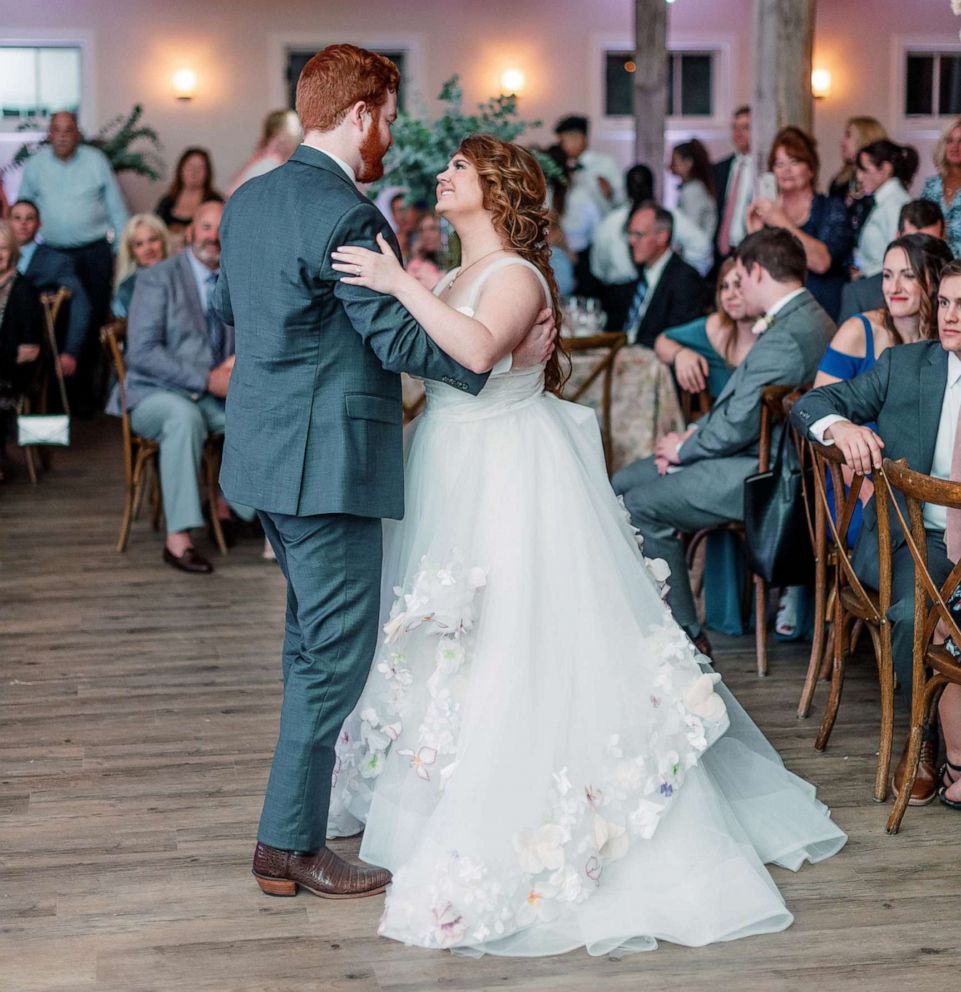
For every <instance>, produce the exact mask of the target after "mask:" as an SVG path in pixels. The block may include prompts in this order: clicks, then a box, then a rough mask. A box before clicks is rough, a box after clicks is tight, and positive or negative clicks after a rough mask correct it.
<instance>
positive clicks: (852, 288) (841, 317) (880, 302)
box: [838, 272, 884, 325]
mask: <svg viewBox="0 0 961 992" xmlns="http://www.w3.org/2000/svg"><path fill="white" fill-rule="evenodd" d="M881 278H882V274H881V273H880V272H879V273H878V274H877V275H873V276H868V277H867V278H865V279H855V280H854V281H853V282H846V283H845V284H844V287H843V288H842V289H841V310H840V312H839V313H838V324H839V325H840V324H843V323H844V322H845V321H846V320H847V319H848V318H849V317H854V316H856V315H857V314H859V313H867V312H868V310H877V309H878V308H880V307H883V306H884V293H882V292H881Z"/></svg>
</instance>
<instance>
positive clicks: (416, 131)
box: [371, 76, 558, 203]
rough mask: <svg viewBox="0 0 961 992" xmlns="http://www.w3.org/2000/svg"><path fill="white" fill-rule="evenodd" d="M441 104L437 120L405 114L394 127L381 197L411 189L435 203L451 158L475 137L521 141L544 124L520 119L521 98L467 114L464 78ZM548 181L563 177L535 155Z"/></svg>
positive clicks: (445, 90)
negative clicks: (400, 188) (387, 188)
mask: <svg viewBox="0 0 961 992" xmlns="http://www.w3.org/2000/svg"><path fill="white" fill-rule="evenodd" d="M438 99H439V100H440V102H441V103H443V104H445V109H444V111H443V113H442V114H441V115H440V116H439V117H438V118H437V119H436V120H428V119H427V118H424V117H417V116H414V115H413V114H410V113H402V114H399V115H398V117H397V121H396V123H395V124H394V126H393V129H392V130H393V134H394V145H393V147H392V148H391V150H390V152H389V153H388V155H387V160H386V162H385V165H386V168H387V172H386V174H385V176H384V178H383V179H381V180H379V181H378V182H376V183H374V184H373V186H372V187H371V193H372V194H373V195H376V194H377V193H378V192H379V191H380V190H381V189H383V188H384V187H385V186H406V187H407V189H408V190H409V193H408V196H409V198H410V200H411V201H413V202H414V203H433V202H434V190H435V187H436V185H437V173H439V172H443V171H444V169H445V168H446V166H447V163H448V161H449V160H450V157H451V155H453V153H454V152H455V151H456V150H457V147H458V145H459V144H460V143H461V141H462V140H463V139H464V138H466V137H467V136H468V135H470V134H478V133H484V134H492V135H494V136H495V137H497V138H501V139H503V140H504V141H516V140H517V138H519V137H520V136H521V135H522V134H523V133H524V132H525V131H527V130H529V129H531V128H537V127H540V126H541V122H540V121H523V120H521V119H520V118H519V117H518V112H517V97H516V96H514V95H507V94H502V95H501V96H495V97H491V99H489V100H487V101H486V102H485V103H481V104H479V105H478V107H477V112H476V113H473V114H466V113H464V111H463V109H462V106H461V105H462V102H463V93H462V91H461V87H460V82H459V77H457V76H452V77H451V78H450V79H448V80H447V82H446V83H444V85H443V86H442V87H441V91H440V94H439V95H438ZM532 151H533V153H534V155H536V156H537V160H538V162H540V165H541V168H542V169H543V170H544V172H545V174H546V175H547V177H548V179H551V178H553V177H555V176H556V175H558V169H557V166H556V165H555V164H554V162H553V161H551V159H550V158H548V157H547V156H546V155H544V154H542V153H540V152H539V151H538V150H537V149H532Z"/></svg>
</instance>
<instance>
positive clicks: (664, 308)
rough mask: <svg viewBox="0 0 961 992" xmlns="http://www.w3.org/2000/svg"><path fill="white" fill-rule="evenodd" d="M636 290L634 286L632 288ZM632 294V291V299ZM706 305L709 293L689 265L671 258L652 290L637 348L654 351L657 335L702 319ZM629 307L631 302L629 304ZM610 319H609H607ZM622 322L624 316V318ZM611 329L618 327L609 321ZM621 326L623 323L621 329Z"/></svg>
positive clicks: (625, 318)
mask: <svg viewBox="0 0 961 992" xmlns="http://www.w3.org/2000/svg"><path fill="white" fill-rule="evenodd" d="M634 288H635V289H636V288H637V284H636V283H635V284H634ZM633 296H634V292H633V290H632V291H631V299H633ZM707 304H708V290H707V285H706V284H705V282H704V280H703V279H702V278H701V276H700V275H699V274H698V271H697V269H695V268H694V267H693V266H691V265H688V264H687V262H685V261H684V260H683V259H682V258H681V257H680V256H679V255H672V256H671V258H670V259H669V260H668V262H667V265H665V266H664V271H663V272H662V273H661V278H660V279H659V280H658V281H657V285H656V286H655V287H654V295H653V296H652V297H651V301H650V303H648V306H647V311H646V312H645V314H644V319H643V320H642V321H641V326H640V327H639V328H638V331H637V340H636V342H635V343H636V344H643V345H647V347H648V348H653V347H654V341H655V339H656V338H657V336H658V334H660V333H661V332H662V331H666V330H667V329H668V328H669V327H677V326H678V325H679V324H686V323H688V322H689V321H692V320H694V319H695V318H696V317H703V316H704V311H705V308H706V307H707ZM628 306H630V300H628ZM608 316H610V315H608ZM623 320H624V321H626V320H627V314H626V313H625V314H624V318H623ZM610 326H611V327H617V326H618V324H617V323H615V322H614V321H613V320H611V324H610ZM621 326H623V323H622V325H621Z"/></svg>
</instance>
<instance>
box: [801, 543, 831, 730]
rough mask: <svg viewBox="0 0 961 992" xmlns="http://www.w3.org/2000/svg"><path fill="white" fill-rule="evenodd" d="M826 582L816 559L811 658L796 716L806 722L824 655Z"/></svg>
mask: <svg viewBox="0 0 961 992" xmlns="http://www.w3.org/2000/svg"><path fill="white" fill-rule="evenodd" d="M826 581H827V568H826V566H825V563H824V560H823V559H818V562H817V567H816V570H815V578H814V637H813V638H812V640H811V656H810V657H809V658H808V670H807V675H805V676H804V688H803V689H802V690H801V700H800V702H799V703H798V708H797V715H798V718H799V719H801V720H806V719H807V718H808V716H810V713H811V701H812V700H813V699H814V690H815V688H816V687H817V680H818V672H819V671H820V669H821V655H822V654H823V653H824V642H825V636H824V633H825V627H826V615H827V594H826V593H825V591H824V586H825V583H826Z"/></svg>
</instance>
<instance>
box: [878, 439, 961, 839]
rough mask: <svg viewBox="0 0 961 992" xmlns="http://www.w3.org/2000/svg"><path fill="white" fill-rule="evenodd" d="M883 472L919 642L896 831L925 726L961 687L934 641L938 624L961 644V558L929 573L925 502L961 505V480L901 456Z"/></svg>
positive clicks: (958, 667) (960, 671) (892, 828)
mask: <svg viewBox="0 0 961 992" xmlns="http://www.w3.org/2000/svg"><path fill="white" fill-rule="evenodd" d="M876 475H877V476H880V477H881V479H882V480H884V481H885V482H886V484H887V487H889V488H890V491H891V494H892V498H891V500H890V505H891V509H892V512H893V513H894V516H895V517H896V519H897V521H898V523H899V524H900V525H901V529H902V532H903V534H904V539H905V543H906V544H907V546H908V549H909V550H910V552H911V557H912V558H913V559H914V644H913V650H912V675H911V691H912V695H911V732H910V736H909V738H908V754H907V775H906V778H905V780H904V783H903V785H902V787H901V790H900V792H899V793H898V798H897V801H896V802H895V804H894V808H893V809H892V810H891V814H890V816H889V817H888V821H887V825H886V829H887V832H888V833H889V834H895V833H897V832H898V830H900V829H901V820H902V819H903V817H904V813H905V810H906V809H907V806H908V800H909V798H910V796H911V790H912V788H913V787H914V779H915V777H916V775H917V771H918V760H919V758H920V756H921V739H922V735H923V732H924V728H925V727H926V726H928V724H929V723H931V722H932V720H933V719H934V716H935V711H936V707H937V705H938V700H939V698H940V696H941V693H942V692H943V691H944V688H945V686H948V685H961V662H959V660H958V659H957V658H955V657H954V656H953V655H952V654H951V653H950V652H949V651H948V649H947V648H946V647H945V646H944V645H943V644H936V643H934V637H935V629H936V628H937V626H938V624H939V622H940V623H941V624H943V626H944V628H946V633H947V635H948V637H950V638H951V640H953V641H954V643H955V644H956V645H961V630H959V628H958V624H957V623H956V621H955V619H954V616H953V614H952V613H951V611H950V610H949V609H948V606H947V600H948V599H950V597H951V594H952V593H953V592H954V590H955V589H956V588H957V586H958V583H959V582H961V561H959V562H956V563H955V565H954V567H953V568H952V569H951V572H950V574H949V575H948V577H947V579H945V581H944V582H943V583H941V585H940V586H938V584H937V583H936V582H935V581H934V580H933V579H932V578H931V573H930V572H929V571H928V550H927V540H926V536H925V528H924V512H923V508H922V506H923V504H925V503H927V504H933V505H935V506H944V507H949V508H951V509H955V510H958V509H961V482H945V481H943V480H941V479H934V478H932V477H931V476H929V475H923V474H922V473H920V472H914V471H912V470H911V469H909V468H908V465H907V462H906V461H905V460H904V459H903V458H902V459H899V460H898V461H892V460H891V459H889V458H885V459H884V462H883V464H882V468H881V470H880V472H878V473H876ZM896 494H900V495H901V496H902V497H903V499H904V502H905V503H906V504H907V519H905V514H904V511H903V509H902V508H901V506H900V505H899V501H898V500H897V499H896V498H893V497H894V496H895V495H896Z"/></svg>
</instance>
